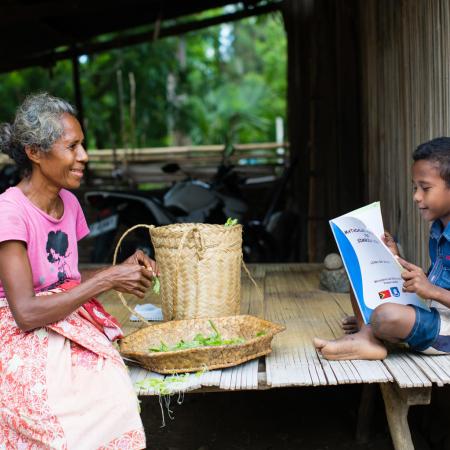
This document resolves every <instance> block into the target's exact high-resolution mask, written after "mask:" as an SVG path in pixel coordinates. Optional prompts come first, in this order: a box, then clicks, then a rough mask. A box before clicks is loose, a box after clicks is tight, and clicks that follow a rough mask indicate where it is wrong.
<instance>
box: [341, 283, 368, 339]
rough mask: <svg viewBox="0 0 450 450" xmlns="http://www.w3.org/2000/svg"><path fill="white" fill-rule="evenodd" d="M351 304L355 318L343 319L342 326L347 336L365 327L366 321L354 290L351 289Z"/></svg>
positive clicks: (347, 317)
mask: <svg viewBox="0 0 450 450" xmlns="http://www.w3.org/2000/svg"><path fill="white" fill-rule="evenodd" d="M350 302H351V304H352V309H353V313H354V314H355V315H354V316H346V317H344V318H343V319H342V322H341V325H342V329H343V330H344V333H345V334H352V333H356V332H357V331H359V330H360V329H361V327H362V326H363V325H364V321H363V318H362V315H361V311H360V309H359V306H358V303H357V301H356V297H355V294H354V293H353V289H352V288H350Z"/></svg>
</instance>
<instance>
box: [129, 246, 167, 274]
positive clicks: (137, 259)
mask: <svg viewBox="0 0 450 450" xmlns="http://www.w3.org/2000/svg"><path fill="white" fill-rule="evenodd" d="M123 264H139V265H141V266H144V267H145V268H146V269H148V270H150V272H152V273H153V275H156V276H159V270H158V267H157V266H156V261H154V260H153V259H151V258H149V257H148V256H147V255H146V254H145V253H144V252H143V251H142V250H136V251H135V252H134V254H133V255H131V256H130V257H129V258H127V259H126V260H125V261H124V262H123Z"/></svg>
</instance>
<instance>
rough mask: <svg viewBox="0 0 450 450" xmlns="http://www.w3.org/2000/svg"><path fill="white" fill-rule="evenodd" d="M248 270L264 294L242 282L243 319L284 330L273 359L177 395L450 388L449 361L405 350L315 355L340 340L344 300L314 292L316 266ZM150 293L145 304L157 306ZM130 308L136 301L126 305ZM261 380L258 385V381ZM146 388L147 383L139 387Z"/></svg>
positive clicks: (194, 383)
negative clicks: (337, 357) (346, 356)
mask: <svg viewBox="0 0 450 450" xmlns="http://www.w3.org/2000/svg"><path fill="white" fill-rule="evenodd" d="M249 268H250V271H251V273H252V275H253V277H254V278H255V279H256V281H257V282H258V284H259V286H260V288H262V289H263V291H264V294H263V296H261V293H260V292H259V291H258V290H257V289H256V288H255V287H254V286H253V284H251V283H250V282H247V281H246V276H244V275H243V278H242V280H243V282H242V305H241V306H242V312H243V313H250V314H254V315H263V316H264V317H265V318H267V319H269V320H273V321H274V322H278V323H282V324H284V325H286V331H284V332H283V333H280V334H279V335H277V336H276V337H275V339H274V340H273V345H272V350H273V351H272V353H271V354H270V355H268V356H267V357H266V358H265V377H264V376H263V375H264V373H262V372H261V364H262V360H260V361H258V360H254V361H250V362H248V363H246V364H243V365H240V366H235V367H232V368H229V369H225V370H213V371H209V372H208V371H207V372H204V373H201V374H197V375H196V374H193V375H191V376H189V377H188V378H187V379H186V380H184V381H183V382H182V383H176V385H175V386H174V389H176V392H178V391H184V392H188V391H191V390H198V389H202V388H206V389H210V390H211V389H212V390H219V389H225V390H244V389H245V390H248V389H265V388H266V387H267V386H269V387H282V386H325V385H338V384H348V383H386V382H393V381H394V382H396V383H397V384H398V385H399V386H400V387H402V388H413V387H414V388H421V387H429V386H431V385H432V383H435V384H437V385H438V386H442V385H444V384H450V355H449V356H434V357H433V356H424V355H421V354H415V353H411V352H406V351H400V350H399V351H395V352H391V353H390V354H389V356H388V358H387V359H386V360H384V361H383V362H381V361H327V360H325V359H323V358H322V357H321V356H320V355H318V354H317V352H316V350H315V348H314V346H313V345H312V339H313V337H314V336H321V337H323V338H328V339H335V338H338V337H340V336H342V329H341V325H340V323H341V319H342V318H343V317H344V316H346V315H348V314H351V313H352V310H351V305H350V301H349V298H348V295H346V294H333V293H329V292H325V291H321V290H319V289H318V286H319V273H320V269H321V266H320V265H317V264H278V265H274V264H265V265H261V264H258V265H251V266H250V267H249ZM100 299H101V300H102V301H103V303H104V304H105V307H106V308H107V309H108V310H109V312H111V313H114V314H115V315H116V316H117V317H119V319H120V320H121V322H122V324H123V325H124V330H125V332H126V333H128V332H130V331H131V330H133V327H136V326H139V325H136V324H135V323H132V322H129V321H128V316H129V313H128V312H127V311H125V310H124V308H123V307H122V306H121V305H120V303H119V302H118V301H117V299H116V297H115V295H114V294H113V293H110V294H108V295H105V294H104V295H102V296H101V297H100ZM157 300H158V299H157V297H156V298H155V297H152V295H151V294H150V295H149V297H147V298H146V299H145V301H153V302H157ZM129 303H130V305H131V304H134V303H136V301H135V300H134V303H133V299H132V298H130V299H129ZM130 377H131V380H132V382H133V383H136V382H142V381H144V382H145V380H150V379H151V378H157V379H162V378H164V377H163V376H162V375H159V374H155V373H152V372H148V371H146V370H143V369H141V368H139V367H131V368H130ZM258 377H259V378H258ZM144 384H145V383H144ZM155 394H156V392H155V390H154V389H152V388H149V387H147V388H145V387H144V388H141V389H140V390H139V395H155Z"/></svg>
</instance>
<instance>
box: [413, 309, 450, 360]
mask: <svg viewBox="0 0 450 450" xmlns="http://www.w3.org/2000/svg"><path fill="white" fill-rule="evenodd" d="M433 304H434V305H435V306H436V307H433V306H432V307H431V308H430V311H427V310H426V309H423V308H419V307H418V306H414V305H409V306H412V307H413V308H414V309H415V311H416V321H415V323H414V326H413V329H412V330H411V333H410V334H409V336H408V337H407V338H406V339H405V342H406V343H407V344H408V345H409V347H410V348H411V349H412V350H415V351H418V352H421V353H425V354H427V355H444V354H446V353H450V308H445V307H443V306H442V305H441V304H439V303H437V304H436V302H432V305H433Z"/></svg>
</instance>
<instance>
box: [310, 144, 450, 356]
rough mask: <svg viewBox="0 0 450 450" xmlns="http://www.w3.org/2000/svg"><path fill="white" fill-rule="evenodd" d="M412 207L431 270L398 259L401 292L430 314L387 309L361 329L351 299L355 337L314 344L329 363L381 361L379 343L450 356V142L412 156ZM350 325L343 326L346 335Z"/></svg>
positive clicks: (388, 306)
mask: <svg viewBox="0 0 450 450" xmlns="http://www.w3.org/2000/svg"><path fill="white" fill-rule="evenodd" d="M413 160H414V164H413V166H412V178H413V187H414V201H415V202H416V204H417V207H418V208H419V212H420V214H421V215H422V217H423V218H424V219H425V220H428V221H429V222H431V223H432V225H431V228H430V241H429V251H430V258H431V267H430V269H429V271H428V275H427V274H425V273H424V272H423V270H422V269H421V268H420V267H418V266H415V265H414V264H411V263H408V262H407V261H405V260H403V259H401V258H400V257H398V260H399V262H400V263H401V265H402V266H403V267H404V268H405V271H404V272H403V274H402V277H403V279H404V280H405V282H404V284H403V289H404V291H406V292H415V293H416V294H418V295H419V296H420V297H422V298H427V299H431V300H433V301H432V303H431V306H432V307H431V310H430V311H426V310H424V309H421V308H419V307H416V306H413V305H407V306H405V305H397V304H395V303H385V304H383V305H380V306H378V307H377V308H376V309H375V310H374V311H373V314H372V317H371V323H370V325H365V324H364V323H363V320H362V316H361V313H360V311H359V307H358V305H357V303H356V300H355V298H354V296H353V295H351V300H352V306H353V310H354V311H355V314H356V316H357V324H358V327H359V331H357V332H356V333H354V334H348V335H346V336H344V337H342V338H341V339H338V340H335V341H327V340H324V339H319V338H314V345H315V347H316V348H317V350H318V351H320V352H321V353H322V355H323V356H324V357H325V358H327V359H334V360H343V359H384V358H385V357H386V355H387V351H386V347H385V346H384V344H383V342H392V343H400V342H405V343H407V344H408V345H409V347H410V348H411V349H412V350H415V351H419V352H422V353H426V354H443V353H450V291H449V289H450V225H449V223H450V138H449V137H440V138H436V139H433V140H431V141H429V142H426V143H424V144H421V145H419V147H417V149H416V150H415V151H414V153H413ZM383 239H384V241H385V243H386V244H387V245H388V247H389V248H390V249H391V251H392V253H394V255H397V256H398V255H399V253H398V248H397V246H396V244H395V242H394V241H393V239H392V238H391V236H390V235H389V234H388V233H386V235H385V236H384V237H383ZM353 325H354V322H353V321H352V319H350V320H349V321H347V323H345V322H344V330H345V329H347V330H349V329H351V328H352V326H353Z"/></svg>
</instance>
